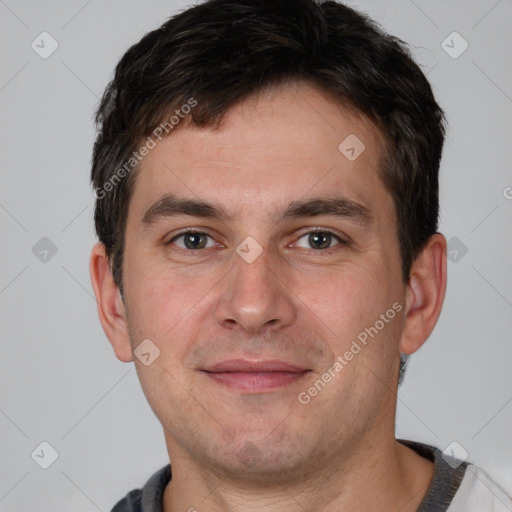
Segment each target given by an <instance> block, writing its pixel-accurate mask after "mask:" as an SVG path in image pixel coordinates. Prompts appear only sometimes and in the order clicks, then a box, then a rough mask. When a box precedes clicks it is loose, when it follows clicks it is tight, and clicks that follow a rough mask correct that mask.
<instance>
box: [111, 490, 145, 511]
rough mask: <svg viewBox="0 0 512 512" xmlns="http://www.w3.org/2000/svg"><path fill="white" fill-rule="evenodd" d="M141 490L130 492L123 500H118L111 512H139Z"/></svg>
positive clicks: (140, 508) (140, 509)
mask: <svg viewBox="0 0 512 512" xmlns="http://www.w3.org/2000/svg"><path fill="white" fill-rule="evenodd" d="M141 499H142V489H134V490H133V491H130V492H129V493H128V494H127V495H126V496H125V497H124V498H122V499H120V500H119V501H118V502H117V503H116V504H115V505H114V508H113V509H112V511H111V512H141V511H142V506H141Z"/></svg>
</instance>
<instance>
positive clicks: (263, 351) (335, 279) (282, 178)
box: [123, 83, 405, 475]
mask: <svg viewBox="0 0 512 512" xmlns="http://www.w3.org/2000/svg"><path fill="white" fill-rule="evenodd" d="M353 135H355V136H357V138H358V139H359V140H360V141H362V143H364V146H365V149H364V151H363V152H362V153H361V154H360V155H359V156H357V154H358V152H359V151H360V149H361V147H360V146H355V145H354V144H355V143H354V140H355V139H354V138H353ZM349 136H352V138H349V139H348V140H347V143H346V144H345V145H342V150H340V149H339V148H338V146H339V145H340V143H341V142H342V141H344V140H345V139H346V138H347V137H349ZM351 147H354V151H352V150H351V149H350V148H351ZM381 150H382V142H381V137H380V136H379V132H378V130H377V129H376V128H375V127H374V126H373V125H372V124H371V123H370V122H369V121H368V120H365V119H364V118H362V117H360V116H354V115H353V114H349V113H348V111H346V110H344V109H343V108H342V107H341V106H339V105H338V104H337V103H334V102H333V101H332V99H329V98H327V97H326V96H324V95H322V94H321V93H320V92H318V90H316V89H314V88H313V87H311V86H308V85H306V84H304V83H302V84H295V85H287V86H283V87H280V88H279V89H277V90H276V91H274V92H273V93H262V94H260V95H259V97H258V98H257V99H256V98H254V97H253V98H251V99H249V100H247V101H244V102H243V103H241V104H240V105H239V106H236V107H234V108H232V109H231V110H230V111H229V112H228V113H227V114H226V116H225V117H224V119H223V122H222V124H221V126H220V128H219V129H218V130H214V129H210V128H206V129H205V128H197V127H193V126H192V127H189V126H182V127H180V129H179V130H177V131H176V132H175V133H173V134H172V135H171V136H169V137H168V138H166V139H164V140H163V141H162V142H160V143H159V144H158V145H157V147H156V148H155V149H153V150H151V151H150V153H149V154H148V156H146V157H145V159H144V160H143V162H142V164H141V168H140V173H139V175H138V176H137V180H136V182H135V187H134V193H133V196H132V199H131V203H130V207H129V213H128V221H127V228H126V246H125V253H124V263H123V276H124V281H123V282H124V287H125V294H126V295H125V296H126V315H127V322H128V326H129V333H130V342H131V346H132V349H135V348H136V347H137V346H138V345H139V344H140V343H141V342H142V341H143V340H146V339H149V340H151V342H152V343H153V344H154V345H156V346H157V347H158V349H159V350H160V355H159V357H158V358H156V359H155V361H154V362H153V363H152V364H150V365H148V366H145V365H143V364H142V363H141V362H140V361H139V360H138V359H135V362H136V365H137V371H138V374H139V377H140V380H141V385H142V388H143V390H144V392H145V394H146V397H147V399H148V401H149V403H150V405H151V407H152V408H153V410H154V412H155V414H156V415H157V417H158V418H159V420H160V421H161V423H162V425H163V427H164V433H165V438H166V442H167V446H168V449H169V453H170V455H171V459H172V458H173V455H174V456H175V457H176V460H178V454H179V457H186V458H188V459H189V460H193V461H194V462H195V463H196V464H213V466H214V467H216V468H220V470H222V469H223V468H224V469H226V470H236V471H238V472H244V471H246V472H247V473H251V474H252V475H257V474H260V475H269V474H276V475H284V474H292V473H297V474H300V468H301V465H302V464H303V463H307V464H308V465H310V466H311V465H313V466H314V465H315V464H316V465H318V466H320V465H321V464H325V463H326V462H327V460H328V459H329V460H330V459H332V458H334V457H339V456H345V457H346V456H349V454H350V453H351V451H352V450H353V449H355V447H356V446H358V445H359V444H360V443H362V441H363V440H364V439H370V438H371V439H373V440H374V441H375V440H376V439H378V438H379V436H381V435H383V433H385V434H386V436H389V435H393V433H394V431H393V429H394V423H393V420H394V412H395V400H396V395H395V393H394V391H395V389H396V379H397V375H398V364H399V360H398V342H399V338H400V334H401V330H402V324H403V309H404V308H403V307H402V306H403V305H404V300H405V286H404V284H403V282H402V277H401V260H400V254H399V247H398V240H397V235H396V216H395V211H394V206H393V202H392V198H391V196H390V195H389V193H388V192H387V191H386V190H385V188H384V186H383V184H382V182H381V181H380V179H379V177H378V172H377V169H378V163H379V156H380V152H381ZM347 156H348V157H350V158H347ZM354 156H357V158H355V159H354ZM166 196H168V198H170V197H171V196H172V197H173V198H174V199H183V200H190V201H197V202H205V203H208V204H210V205H213V206H214V207H215V208H216V209H218V210H219V211H222V212H224V214H225V217H223V218H219V217H218V216H216V215H212V214H211V213H212V212H213V209H207V208H202V209H197V208H196V209H195V210H190V209H189V210H188V213H183V212H182V213H177V209H176V208H175V207H174V206H173V205H172V204H171V203H170V201H169V202H167V203H165V201H164V202H161V200H162V199H163V198H165V197H166ZM312 200H320V201H333V200H338V202H337V203H333V202H331V203H327V204H331V206H333V205H334V206H336V205H337V207H334V206H333V207H331V208H330V209H329V208H327V204H326V203H317V204H316V205H315V204H309V206H308V203H309V202H310V201H312ZM159 202H160V207H155V205H156V204H158V203H159ZM299 203H300V204H302V206H305V207H303V208H297V206H298V205H299ZM180 211H181V210H180ZM313 213H316V214H315V215H313ZM206 214H209V215H206ZM186 230H189V231H192V232H193V233H192V234H190V233H189V235H188V236H187V235H184V232H185V231H186ZM312 231H313V233H311V232H312ZM314 231H318V233H316V234H315V233H314ZM182 235H184V236H182ZM248 237H250V238H249V239H248ZM194 248H195V249H194ZM260 251H261V253H259V252H260ZM393 305H395V307H394V311H393V315H391V313H389V310H390V309H391V310H393ZM400 310H402V313H400V312H399V311H400ZM383 317H384V318H383ZM384 320H385V321H384ZM365 329H367V331H365ZM362 333H366V343H363V342H362V340H363V339H365V336H364V335H362ZM369 333H371V335H370V334H369ZM358 336H359V338H358ZM354 340H355V341H356V342H357V346H358V347H359V350H358V349H357V348H356V346H355V345H354V344H353V342H354ZM347 352H351V353H352V357H350V356H345V354H346V353H347ZM340 357H341V359H339V358H340ZM336 361H338V362H339V365H336V364H335V363H336ZM341 361H342V362H341ZM287 365H288V366H287ZM340 365H341V368H340ZM326 372H327V373H328V374H329V375H330V377H331V378H330V379H329V378H328V377H325V374H326ZM322 379H323V380H322ZM319 380H320V381H322V382H321V383H318V381H319ZM326 381H327V382H326ZM315 383H316V387H315ZM312 388H313V390H312V391H311V389H312ZM315 390H316V392H315ZM390 432H391V434H390Z"/></svg>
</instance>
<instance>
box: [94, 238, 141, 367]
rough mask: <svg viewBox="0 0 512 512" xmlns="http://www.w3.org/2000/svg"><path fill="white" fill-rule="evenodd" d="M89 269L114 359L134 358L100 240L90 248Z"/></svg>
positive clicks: (119, 302) (101, 320)
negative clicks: (115, 357) (114, 355)
mask: <svg viewBox="0 0 512 512" xmlns="http://www.w3.org/2000/svg"><path fill="white" fill-rule="evenodd" d="M89 270H90V275H91V282H92V286H93V289H94V295H95V296H96V302H97V305H98V315H99V318H100V322H101V325H102V327H103V330H104V331H105V334H106V335H107V338H108V339H109V340H110V343H111V345H112V348H113V349H114V352H115V354H116V356H117V358H118V359H119V360H120V361H122V362H125V363H127V362H129V361H133V354H132V350H131V346H130V337H129V335H128V327H127V322H126V311H125V306H124V304H123V302H122V300H121V294H120V292H119V288H118V287H117V285H116V284H115V282H114V279H113V277H112V272H111V270H110V265H109V260H108V257H107V255H106V253H105V246H104V245H103V244H101V243H99V244H96V245H95V246H94V247H93V249H92V252H91V260H90V265H89Z"/></svg>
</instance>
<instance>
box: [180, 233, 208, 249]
mask: <svg viewBox="0 0 512 512" xmlns="http://www.w3.org/2000/svg"><path fill="white" fill-rule="evenodd" d="M184 242H185V247H187V249H202V248H203V247H204V246H205V245H206V236H205V235H203V234H201V233H189V234H186V235H185V236H184Z"/></svg>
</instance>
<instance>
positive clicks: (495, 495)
mask: <svg viewBox="0 0 512 512" xmlns="http://www.w3.org/2000/svg"><path fill="white" fill-rule="evenodd" d="M482 510H486V511H489V512H510V511H511V510H512V498H511V497H510V496H509V495H508V494H507V493H506V492H505V491H504V490H503V489H502V488H501V487H500V486H499V485H498V484H497V483H496V482H494V480H492V479H491V478H490V477H489V475H487V473H485V471H483V470H482V469H481V468H479V467H478V466H475V465H473V464H470V465H469V466H468V467H467V468H466V473H465V475H464V479H463V480H462V482H461V484H460V487H459V489H458V491H457V494H456V495H455V497H454V498H453V501H452V503H451V505H450V508H449V509H448V511H447V512H481V511H482Z"/></svg>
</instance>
